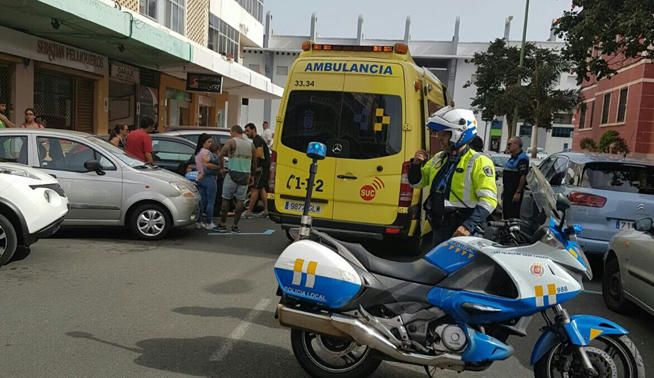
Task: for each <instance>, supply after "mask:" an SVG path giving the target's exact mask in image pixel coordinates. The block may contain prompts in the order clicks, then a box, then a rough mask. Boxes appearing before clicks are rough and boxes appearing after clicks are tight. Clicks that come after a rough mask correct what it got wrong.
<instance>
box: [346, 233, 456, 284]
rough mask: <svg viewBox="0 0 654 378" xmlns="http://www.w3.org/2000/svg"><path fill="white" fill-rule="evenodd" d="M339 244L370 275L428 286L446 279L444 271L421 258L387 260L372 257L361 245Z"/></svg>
mask: <svg viewBox="0 0 654 378" xmlns="http://www.w3.org/2000/svg"><path fill="white" fill-rule="evenodd" d="M340 243H341V244H342V245H343V246H344V247H345V248H347V250H348V251H350V252H351V253H352V254H353V255H354V257H356V259H357V260H359V262H360V263H361V265H363V266H364V267H365V268H366V269H367V270H368V271H369V272H372V273H377V274H380V275H382V276H387V277H392V278H396V279H399V280H403V281H409V282H415V283H419V284H423V285H430V286H434V285H436V284H438V283H439V282H441V281H442V280H443V279H445V277H447V273H446V272H445V271H443V270H442V269H440V268H439V267H437V266H436V265H433V264H431V263H429V262H428V261H427V260H425V259H423V258H422V257H420V258H416V259H415V260H412V261H393V260H387V259H383V258H381V257H377V256H375V255H373V254H372V253H370V252H369V251H368V250H367V249H366V248H365V247H364V246H362V245H361V244H356V243H345V242H340Z"/></svg>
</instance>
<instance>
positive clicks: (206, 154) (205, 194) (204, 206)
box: [195, 134, 220, 230]
mask: <svg viewBox="0 0 654 378" xmlns="http://www.w3.org/2000/svg"><path fill="white" fill-rule="evenodd" d="M212 143H213V139H211V135H209V134H202V135H200V138H198V144H197V146H196V147H195V169H196V170H197V171H198V176H197V185H198V190H199V191H200V211H199V213H200V214H198V220H197V223H196V224H195V226H196V228H198V229H200V228H205V229H207V230H213V229H214V228H216V225H215V224H214V223H213V208H214V206H215V203H216V190H217V186H216V185H217V183H216V173H217V171H218V169H219V168H220V167H219V166H218V165H217V164H214V163H212V162H211V151H210V150H209V148H210V147H211V144H212ZM203 215H204V216H205V218H203ZM203 219H206V222H203Z"/></svg>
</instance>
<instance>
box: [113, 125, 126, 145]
mask: <svg viewBox="0 0 654 378" xmlns="http://www.w3.org/2000/svg"><path fill="white" fill-rule="evenodd" d="M127 134H129V126H127V125H126V124H122V125H116V126H114V128H113V129H111V133H109V143H111V144H113V145H114V146H116V147H118V148H123V149H124V148H125V139H126V138H127Z"/></svg>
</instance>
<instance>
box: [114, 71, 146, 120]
mask: <svg viewBox="0 0 654 378" xmlns="http://www.w3.org/2000/svg"><path fill="white" fill-rule="evenodd" d="M109 66H110V70H109V77H110V81H109V128H113V127H114V126H116V125H127V126H129V128H130V129H131V130H134V129H135V128H136V123H137V121H138V119H137V115H136V114H137V112H136V110H137V103H138V89H139V74H140V71H139V69H138V68H137V67H134V66H130V65H128V64H125V63H121V62H116V61H111V62H109Z"/></svg>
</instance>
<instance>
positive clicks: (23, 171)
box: [0, 167, 41, 180]
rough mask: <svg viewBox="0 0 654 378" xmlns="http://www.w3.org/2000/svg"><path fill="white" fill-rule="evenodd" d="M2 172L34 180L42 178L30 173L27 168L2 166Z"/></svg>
mask: <svg viewBox="0 0 654 378" xmlns="http://www.w3.org/2000/svg"><path fill="white" fill-rule="evenodd" d="M0 174H5V175H14V176H21V177H27V178H31V179H33V180H41V179H40V178H38V177H36V176H34V175H33V174H31V173H29V172H28V171H27V170H26V169H20V168H9V167H2V168H0Z"/></svg>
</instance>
